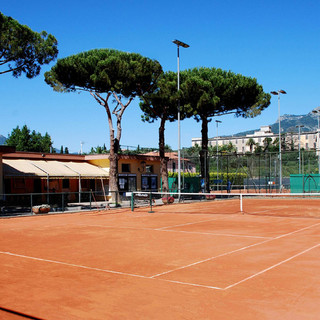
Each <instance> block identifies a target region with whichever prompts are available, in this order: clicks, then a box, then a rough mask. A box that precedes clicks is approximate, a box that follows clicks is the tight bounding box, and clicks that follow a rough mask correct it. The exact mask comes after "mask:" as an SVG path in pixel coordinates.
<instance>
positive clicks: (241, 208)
mask: <svg viewBox="0 0 320 320" xmlns="http://www.w3.org/2000/svg"><path fill="white" fill-rule="evenodd" d="M240 212H241V213H242V214H243V203H242V194H240Z"/></svg>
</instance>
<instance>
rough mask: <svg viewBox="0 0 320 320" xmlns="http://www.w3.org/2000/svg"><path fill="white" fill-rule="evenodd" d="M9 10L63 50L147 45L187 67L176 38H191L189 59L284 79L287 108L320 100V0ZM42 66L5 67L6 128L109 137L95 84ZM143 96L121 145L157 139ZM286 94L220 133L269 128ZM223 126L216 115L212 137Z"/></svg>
mask: <svg viewBox="0 0 320 320" xmlns="http://www.w3.org/2000/svg"><path fill="white" fill-rule="evenodd" d="M0 11H1V12H2V13H3V14H5V15H8V16H11V17H13V18H14V19H16V20H18V21H19V22H20V23H22V24H26V25H28V26H29V27H30V28H31V29H32V30H34V31H38V32H40V31H42V30H45V31H47V32H48V33H51V34H53V35H54V36H55V37H56V38H57V40H58V43H59V45H58V48H59V56H58V57H59V58H63V57H66V56H68V55H71V54H76V53H79V52H82V51H87V50H90V49H94V48H114V49H118V50H123V51H128V52H137V53H140V54H142V55H144V56H147V57H149V58H152V59H156V60H158V61H159V62H160V63H161V65H162V67H163V69H164V70H165V71H167V70H173V71H176V70H177V52H176V46H175V45H174V44H173V43H172V40H173V39H179V40H181V41H184V42H186V43H188V44H189V45H190V48H188V49H183V48H181V51H180V69H181V70H183V69H187V68H194V67H200V66H204V67H217V68H222V69H226V70H231V71H233V72H235V73H241V74H243V75H245V76H250V77H255V78H257V80H258V82H259V83H260V84H261V85H262V86H263V88H264V90H265V91H266V92H270V91H272V90H278V89H284V90H286V91H287V93H288V94H287V95H283V96H281V114H282V115H283V114H305V113H308V112H310V111H311V110H312V109H313V108H315V107H317V106H320V81H319V74H320V63H319V53H320V24H319V14H320V2H319V1H318V0H313V1H311V0H305V1H301V0H299V1H298V0H290V1H289V0H269V1H262V0H242V1H235V0H224V1H220V0H219V1H218V0H212V1H201V0H198V1H190V0H184V1H181V0H176V1H167V0H165V1H157V2H156V1H146V0H143V1H137V0H136V1H133V0H122V1H110V0H104V1H103V0H96V1H94V2H88V1H82V0H78V1H73V0H69V1H61V0H56V1H39V0H30V1H25V0H10V1H3V2H2V3H1V6H0ZM53 65H54V62H53V63H51V64H50V65H49V66H44V67H43V68H42V72H41V74H40V76H38V77H37V78H35V79H32V80H29V79H26V78H25V76H22V77H20V78H18V79H15V78H13V77H12V76H11V75H9V74H6V75H1V76H0V97H1V99H0V110H1V118H0V134H2V135H4V136H7V135H8V134H9V133H10V132H11V131H12V129H13V128H15V127H16V126H17V125H19V126H20V127H21V126H23V125H24V124H26V125H27V126H28V127H29V128H30V129H32V130H36V131H39V132H41V133H42V134H44V133H45V132H48V133H49V134H50V135H51V137H52V139H53V141H54V147H56V148H58V149H60V147H61V145H63V146H67V147H68V148H69V150H70V151H71V152H78V151H79V150H80V141H83V142H84V144H83V150H84V151H86V152H88V151H90V148H91V147H92V146H94V147H95V146H97V145H103V144H104V143H105V144H106V146H109V130H108V123H107V116H106V113H105V110H104V109H103V108H102V107H101V106H100V105H98V104H97V102H96V101H95V100H94V99H93V98H92V97H91V96H90V95H89V94H88V93H81V94H76V93H68V94H62V93H56V92H54V91H53V90H52V89H51V87H49V86H48V85H47V84H46V83H45V82H44V77H43V74H44V72H45V71H47V70H49V69H50V68H51V67H52V66H53ZM138 103H139V102H138V100H135V101H134V102H133V103H132V104H131V106H130V107H129V108H128V109H127V110H126V112H125V113H124V117H123V134H122V140H121V145H129V146H137V145H140V146H141V147H142V146H145V147H157V145H158V123H157V122H156V123H154V124H147V123H143V122H141V120H140V116H141V111H140V109H139V106H138ZM277 115H278V105H277V98H276V97H273V98H272V103H271V105H270V107H269V108H268V109H267V110H265V111H264V112H263V113H262V114H261V115H260V116H258V117H257V118H254V119H241V118H240V119H239V118H234V117H233V116H222V117H219V120H221V121H222V123H221V125H220V127H219V135H232V134H235V133H237V132H240V131H245V130H249V129H256V128H259V127H260V126H261V125H267V124H271V123H274V122H275V121H276V120H277ZM200 130H201V128H200V124H199V123H196V122H195V121H194V120H192V119H190V120H185V121H182V122H181V133H182V136H181V145H182V146H183V147H188V146H190V145H191V138H192V137H199V136H200ZM215 135H216V127H215V124H214V122H211V124H210V125H209V137H213V136H215ZM166 143H167V144H169V145H170V146H171V147H173V148H177V123H172V124H169V123H168V124H167V126H166Z"/></svg>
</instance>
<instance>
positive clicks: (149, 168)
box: [146, 165, 153, 173]
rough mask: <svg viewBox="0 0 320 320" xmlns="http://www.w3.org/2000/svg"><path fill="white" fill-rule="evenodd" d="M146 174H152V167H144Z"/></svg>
mask: <svg viewBox="0 0 320 320" xmlns="http://www.w3.org/2000/svg"><path fill="white" fill-rule="evenodd" d="M146 172H147V173H153V165H146Z"/></svg>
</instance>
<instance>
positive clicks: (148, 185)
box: [141, 175, 158, 191]
mask: <svg viewBox="0 0 320 320" xmlns="http://www.w3.org/2000/svg"><path fill="white" fill-rule="evenodd" d="M157 189H158V177H157V176H153V175H152V176H145V175H143V176H142V177H141V190H142V191H147V190H153V191H155V190H157Z"/></svg>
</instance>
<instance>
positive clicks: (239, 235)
mask: <svg viewBox="0 0 320 320" xmlns="http://www.w3.org/2000/svg"><path fill="white" fill-rule="evenodd" d="M80 226H86V227H98V228H106V229H133V230H147V231H159V232H177V233H191V234H204V235H212V236H223V237H239V238H254V239H273V238H272V237H261V236H247V235H241V234H226V233H212V232H197V231H183V230H164V229H162V228H160V229H153V228H137V227H117V226H103V225H95V224H83V225H80Z"/></svg>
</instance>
